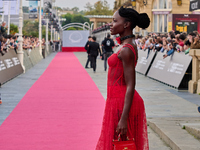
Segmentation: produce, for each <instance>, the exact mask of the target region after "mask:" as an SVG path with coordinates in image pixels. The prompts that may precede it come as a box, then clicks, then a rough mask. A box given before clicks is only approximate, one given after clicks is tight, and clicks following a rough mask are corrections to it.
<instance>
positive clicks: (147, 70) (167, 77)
mask: <svg viewBox="0 0 200 150" xmlns="http://www.w3.org/2000/svg"><path fill="white" fill-rule="evenodd" d="M164 54H165V53H162V52H157V51H155V52H154V51H150V53H149V55H148V50H146V51H144V50H138V63H137V67H136V71H137V72H138V73H141V74H143V75H145V76H147V77H150V78H152V79H155V80H157V81H159V82H162V83H164V84H167V85H169V86H171V87H173V88H177V89H188V82H189V81H190V80H191V79H192V57H191V56H190V55H188V54H187V55H185V54H184V53H178V52H174V54H173V55H171V56H168V57H167V58H165V59H164V58H163V55H164Z"/></svg>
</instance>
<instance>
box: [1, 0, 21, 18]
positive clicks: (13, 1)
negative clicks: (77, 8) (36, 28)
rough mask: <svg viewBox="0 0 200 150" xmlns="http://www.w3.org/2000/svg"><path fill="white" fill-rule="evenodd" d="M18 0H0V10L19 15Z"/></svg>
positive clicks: (6, 13)
mask: <svg viewBox="0 0 200 150" xmlns="http://www.w3.org/2000/svg"><path fill="white" fill-rule="evenodd" d="M19 3H20V2H19V0H5V1H4V0H0V12H1V13H3V14H4V15H8V14H10V15H19Z"/></svg>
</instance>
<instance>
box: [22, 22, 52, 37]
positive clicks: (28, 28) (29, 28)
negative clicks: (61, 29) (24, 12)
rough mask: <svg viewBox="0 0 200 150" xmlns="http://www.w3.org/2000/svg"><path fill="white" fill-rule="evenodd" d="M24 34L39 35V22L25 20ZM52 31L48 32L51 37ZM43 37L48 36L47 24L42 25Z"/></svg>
mask: <svg viewBox="0 0 200 150" xmlns="http://www.w3.org/2000/svg"><path fill="white" fill-rule="evenodd" d="M22 32H23V35H25V36H33V37H39V22H38V21H30V20H24V26H23V30H22ZM50 37H51V33H50V31H49V32H48V38H49V39H50ZM42 38H46V26H42Z"/></svg>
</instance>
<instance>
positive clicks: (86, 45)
mask: <svg viewBox="0 0 200 150" xmlns="http://www.w3.org/2000/svg"><path fill="white" fill-rule="evenodd" d="M89 44H90V41H87V43H86V44H85V50H86V51H87V53H88V45H89ZM88 54H89V53H88Z"/></svg>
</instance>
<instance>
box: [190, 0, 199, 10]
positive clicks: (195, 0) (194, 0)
mask: <svg viewBox="0 0 200 150" xmlns="http://www.w3.org/2000/svg"><path fill="white" fill-rule="evenodd" d="M197 9H200V0H190V11H194V10H197Z"/></svg>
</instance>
